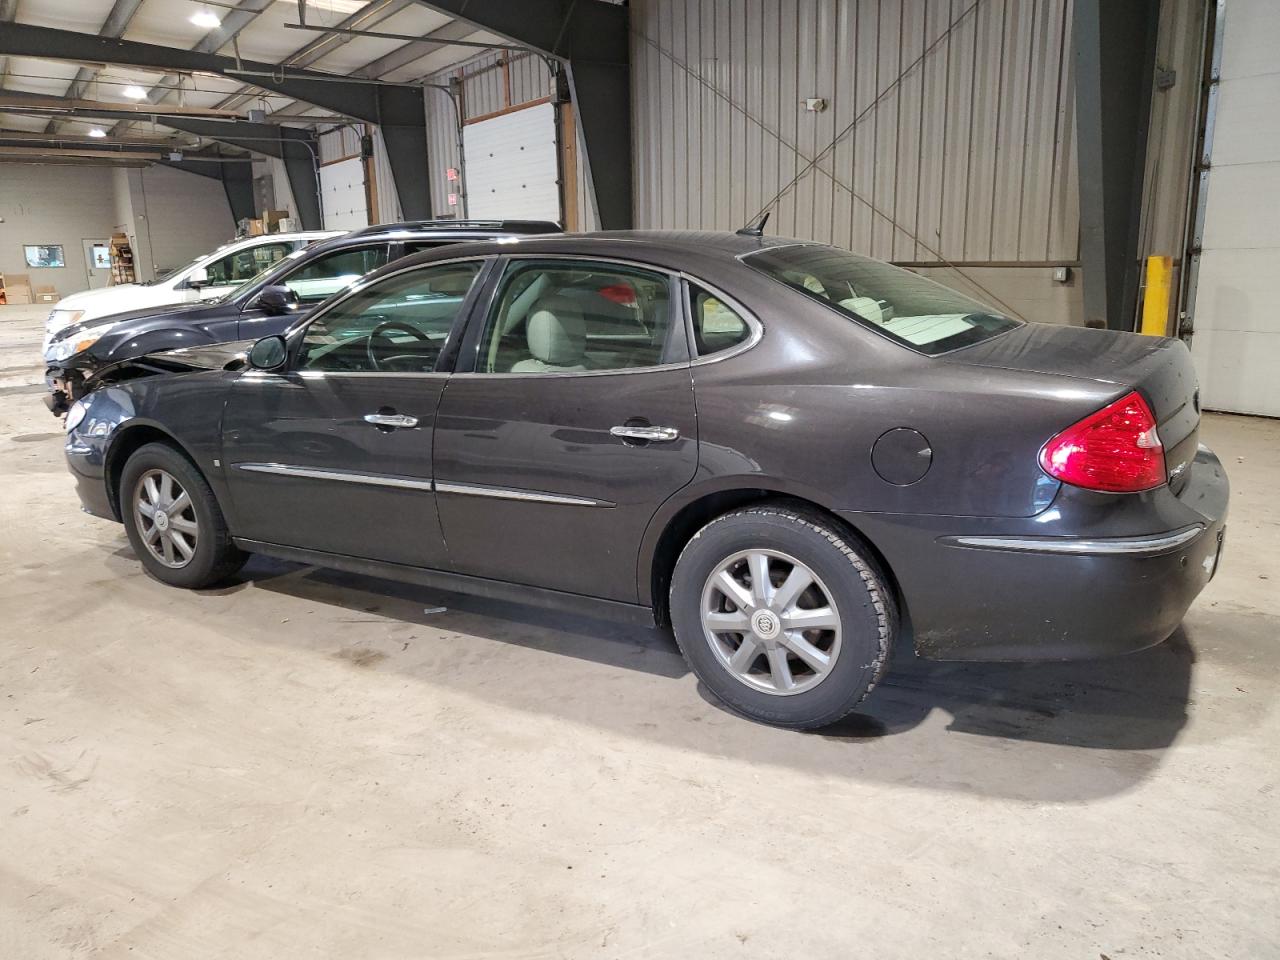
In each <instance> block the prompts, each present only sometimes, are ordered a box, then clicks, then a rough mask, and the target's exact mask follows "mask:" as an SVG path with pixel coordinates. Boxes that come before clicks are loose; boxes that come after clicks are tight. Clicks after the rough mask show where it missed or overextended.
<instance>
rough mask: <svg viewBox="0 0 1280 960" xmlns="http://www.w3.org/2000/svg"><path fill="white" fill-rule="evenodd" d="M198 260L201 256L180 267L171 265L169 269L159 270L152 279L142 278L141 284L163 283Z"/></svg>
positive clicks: (153, 284) (148, 285) (150, 285)
mask: <svg viewBox="0 0 1280 960" xmlns="http://www.w3.org/2000/svg"><path fill="white" fill-rule="evenodd" d="M200 260H201V258H200V257H196V259H195V260H192V261H191V262H190V263H187V264H184V265H183V266H181V267H173V268H171V269H169V270H164V271H162V272H160V273H158V274H156V276H155V278H154V279H152V280H143V281H142V286H144V287H154V286H155V285H156V284H157V283H164V282H165V281H166V280H169V279H171V278H172V277H173V276H174V275H175V274H178V273H181V272H182V271H183V270H186V269H188V268H189V267H192V266H194V265H195V264H197V263H199V262H200Z"/></svg>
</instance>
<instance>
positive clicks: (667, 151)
mask: <svg viewBox="0 0 1280 960" xmlns="http://www.w3.org/2000/svg"><path fill="white" fill-rule="evenodd" d="M1069 7H1070V3H1069V0H1035V2H1026V0H977V2H974V0H734V2H726V0H635V2H633V4H632V27H633V31H634V42H633V49H632V55H633V65H634V66H633V70H634V73H633V77H634V81H633V82H634V86H633V97H634V106H635V113H636V137H635V144H636V178H637V186H638V197H637V211H636V213H637V220H638V224H637V225H638V226H641V227H674V228H686V227H697V228H709V229H721V230H724V229H736V228H738V227H740V226H742V225H743V224H744V223H746V222H748V221H749V220H750V219H751V218H753V217H755V216H756V215H758V214H759V213H760V212H761V211H762V210H765V209H771V210H773V215H772V220H771V222H770V232H773V231H775V230H776V231H777V232H779V233H784V234H793V235H797V236H803V237H811V238H815V239H820V240H823V241H828V242H832V243H836V244H839V245H840V246H844V247H849V248H851V249H854V250H857V251H859V252H864V253H869V254H872V255H874V256H878V257H883V258H885V259H892V260H896V261H904V262H936V261H938V260H939V259H940V257H945V258H946V259H948V260H951V261H954V262H971V263H991V262H1010V261H1015V262H1045V261H1059V262H1061V261H1065V262H1073V261H1075V260H1076V258H1077V226H1078V224H1077V212H1078V211H1077V203H1076V180H1075V160H1074V139H1075V138H1074V124H1073V122H1072V107H1073V102H1074V90H1073V86H1072V76H1071V57H1070V56H1069V43H1068V41H1069V37H1068V31H1069V25H1070V9H1069ZM1064 53H1067V54H1068V55H1065V56H1064ZM810 97H814V98H823V99H825V100H826V102H827V106H826V109H825V110H824V111H821V112H811V111H808V110H806V109H805V108H804V106H803V104H802V101H803V100H804V99H805V98H810Z"/></svg>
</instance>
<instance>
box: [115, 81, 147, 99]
mask: <svg viewBox="0 0 1280 960" xmlns="http://www.w3.org/2000/svg"><path fill="white" fill-rule="evenodd" d="M120 92H121V93H123V94H124V95H125V96H126V97H128V98H129V99H130V100H145V99H147V91H145V90H143V89H142V88H141V87H139V86H137V85H136V84H134V85H132V86H128V87H125V88H124V89H123V90H121V91H120Z"/></svg>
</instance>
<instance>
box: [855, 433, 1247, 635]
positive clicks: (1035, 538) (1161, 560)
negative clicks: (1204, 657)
mask: <svg viewBox="0 0 1280 960" xmlns="http://www.w3.org/2000/svg"><path fill="white" fill-rule="evenodd" d="M1190 469H1191V471H1192V473H1191V476H1190V477H1189V478H1188V482H1187V484H1186V486H1185V487H1184V489H1183V491H1182V493H1181V494H1180V495H1179V496H1178V497H1176V498H1174V497H1173V495H1172V493H1170V492H1168V491H1167V490H1166V491H1164V493H1163V494H1162V495H1163V496H1166V497H1168V498H1169V499H1170V500H1173V501H1174V503H1172V504H1170V503H1165V504H1162V509H1161V510H1160V511H1159V513H1160V515H1162V516H1164V517H1166V518H1167V517H1169V516H1170V515H1171V514H1175V512H1176V513H1177V514H1178V515H1179V517H1178V518H1179V519H1180V520H1181V521H1182V522H1180V523H1179V524H1178V525H1177V526H1176V527H1174V528H1173V529H1165V530H1161V531H1158V532H1155V533H1142V534H1133V535H1125V536H1115V537H1112V536H1088V537H1070V536H1061V535H1055V536H1045V535H1043V534H1041V533H1040V532H1039V531H1038V530H1035V529H1034V524H1032V525H1031V529H1029V530H1027V531H1025V532H1024V531H1010V530H1002V531H997V532H993V531H992V530H991V529H990V524H988V525H987V528H986V529H982V528H981V526H980V525H979V524H976V523H975V524H973V525H972V526H973V529H971V530H969V531H967V532H962V533H957V532H955V531H954V529H953V530H952V531H951V532H944V531H943V530H941V529H938V528H939V527H940V526H941V525H942V524H944V523H948V522H950V523H951V524H952V525H953V527H954V525H955V523H956V522H957V520H958V518H941V517H938V518H928V520H927V522H926V523H924V524H921V523H919V522H916V523H913V524H912V525H911V526H910V528H908V529H903V528H898V529H897V530H881V531H876V530H874V529H872V530H867V529H866V526H867V525H866V524H864V523H863V521H864V520H865V519H866V518H865V517H864V516H857V515H849V520H850V522H851V523H853V524H855V525H859V524H862V525H863V528H864V530H865V532H867V533H868V535H869V536H871V537H872V539H873V541H874V542H876V543H877V545H878V546H881V549H882V550H883V551H884V553H885V555H886V559H888V561H889V563H890V565H891V566H892V567H893V570H894V572H895V574H897V577H898V581H899V586H900V589H901V592H902V594H903V597H904V599H905V601H906V607H907V614H908V617H909V618H910V622H911V626H912V629H913V631H914V634H915V645H916V652H917V653H918V654H919V655H921V656H924V657H929V658H933V659H940V660H1072V659H1083V658H1090V657H1098V656H1108V655H1112V654H1119V653H1128V652H1131V651H1135V650H1141V649H1143V648H1145V647H1149V646H1152V645H1154V644H1157V643H1160V642H1162V641H1163V640H1165V639H1166V638H1167V637H1168V636H1169V635H1170V634H1171V633H1173V632H1174V630H1176V629H1177V628H1178V624H1179V623H1181V622H1182V618H1183V616H1184V615H1185V614H1186V612H1187V608H1188V607H1190V605H1191V603H1192V601H1193V600H1195V598H1196V597H1197V596H1198V595H1199V593H1200V591H1201V590H1203V589H1204V587H1205V585H1206V584H1207V583H1208V582H1209V580H1210V579H1211V578H1212V577H1213V575H1214V573H1216V571H1217V565H1218V560H1219V558H1220V554H1221V549H1222V541H1223V532H1224V529H1225V524H1226V515H1227V498H1228V494H1229V488H1228V482H1227V477H1226V474H1225V472H1224V471H1223V470H1222V465H1221V464H1220V463H1219V462H1218V459H1217V457H1215V456H1214V455H1213V453H1212V452H1210V451H1209V450H1208V449H1207V448H1201V450H1200V453H1199V454H1198V455H1197V456H1196V458H1195V461H1194V462H1193V464H1192V466H1191V468H1190ZM871 526H872V527H873V528H874V526H875V521H872V524H871ZM930 527H932V528H933V529H930Z"/></svg>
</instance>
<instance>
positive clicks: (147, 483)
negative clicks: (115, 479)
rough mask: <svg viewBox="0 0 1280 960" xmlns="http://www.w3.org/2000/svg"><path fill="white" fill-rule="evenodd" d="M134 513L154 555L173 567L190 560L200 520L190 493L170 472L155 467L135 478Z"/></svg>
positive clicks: (177, 567) (198, 532)
mask: <svg viewBox="0 0 1280 960" xmlns="http://www.w3.org/2000/svg"><path fill="white" fill-rule="evenodd" d="M133 515H134V520H135V522H136V523H137V525H138V532H139V534H141V536H142V542H143V544H144V545H145V546H146V548H147V549H148V550H149V551H151V555H152V556H153V557H155V558H156V559H157V560H158V561H160V562H161V563H163V564H164V565H165V566H166V567H172V568H173V569H175V570H176V569H180V568H181V567H185V566H186V565H187V564H188V563H190V562H191V558H192V557H193V556H195V552H196V543H197V542H198V540H199V537H200V524H199V522H198V521H197V520H196V513H195V505H194V504H193V503H192V502H191V497H190V496H189V495H188V494H187V491H186V490H184V489H183V488H182V484H180V483H179V482H178V480H177V478H176V477H174V476H173V474H171V473H169V472H168V471H166V470H160V469H155V470H148V471H147V472H146V473H144V474H143V475H142V476H141V477H139V478H138V482H137V484H136V485H135V486H134V490H133Z"/></svg>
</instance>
